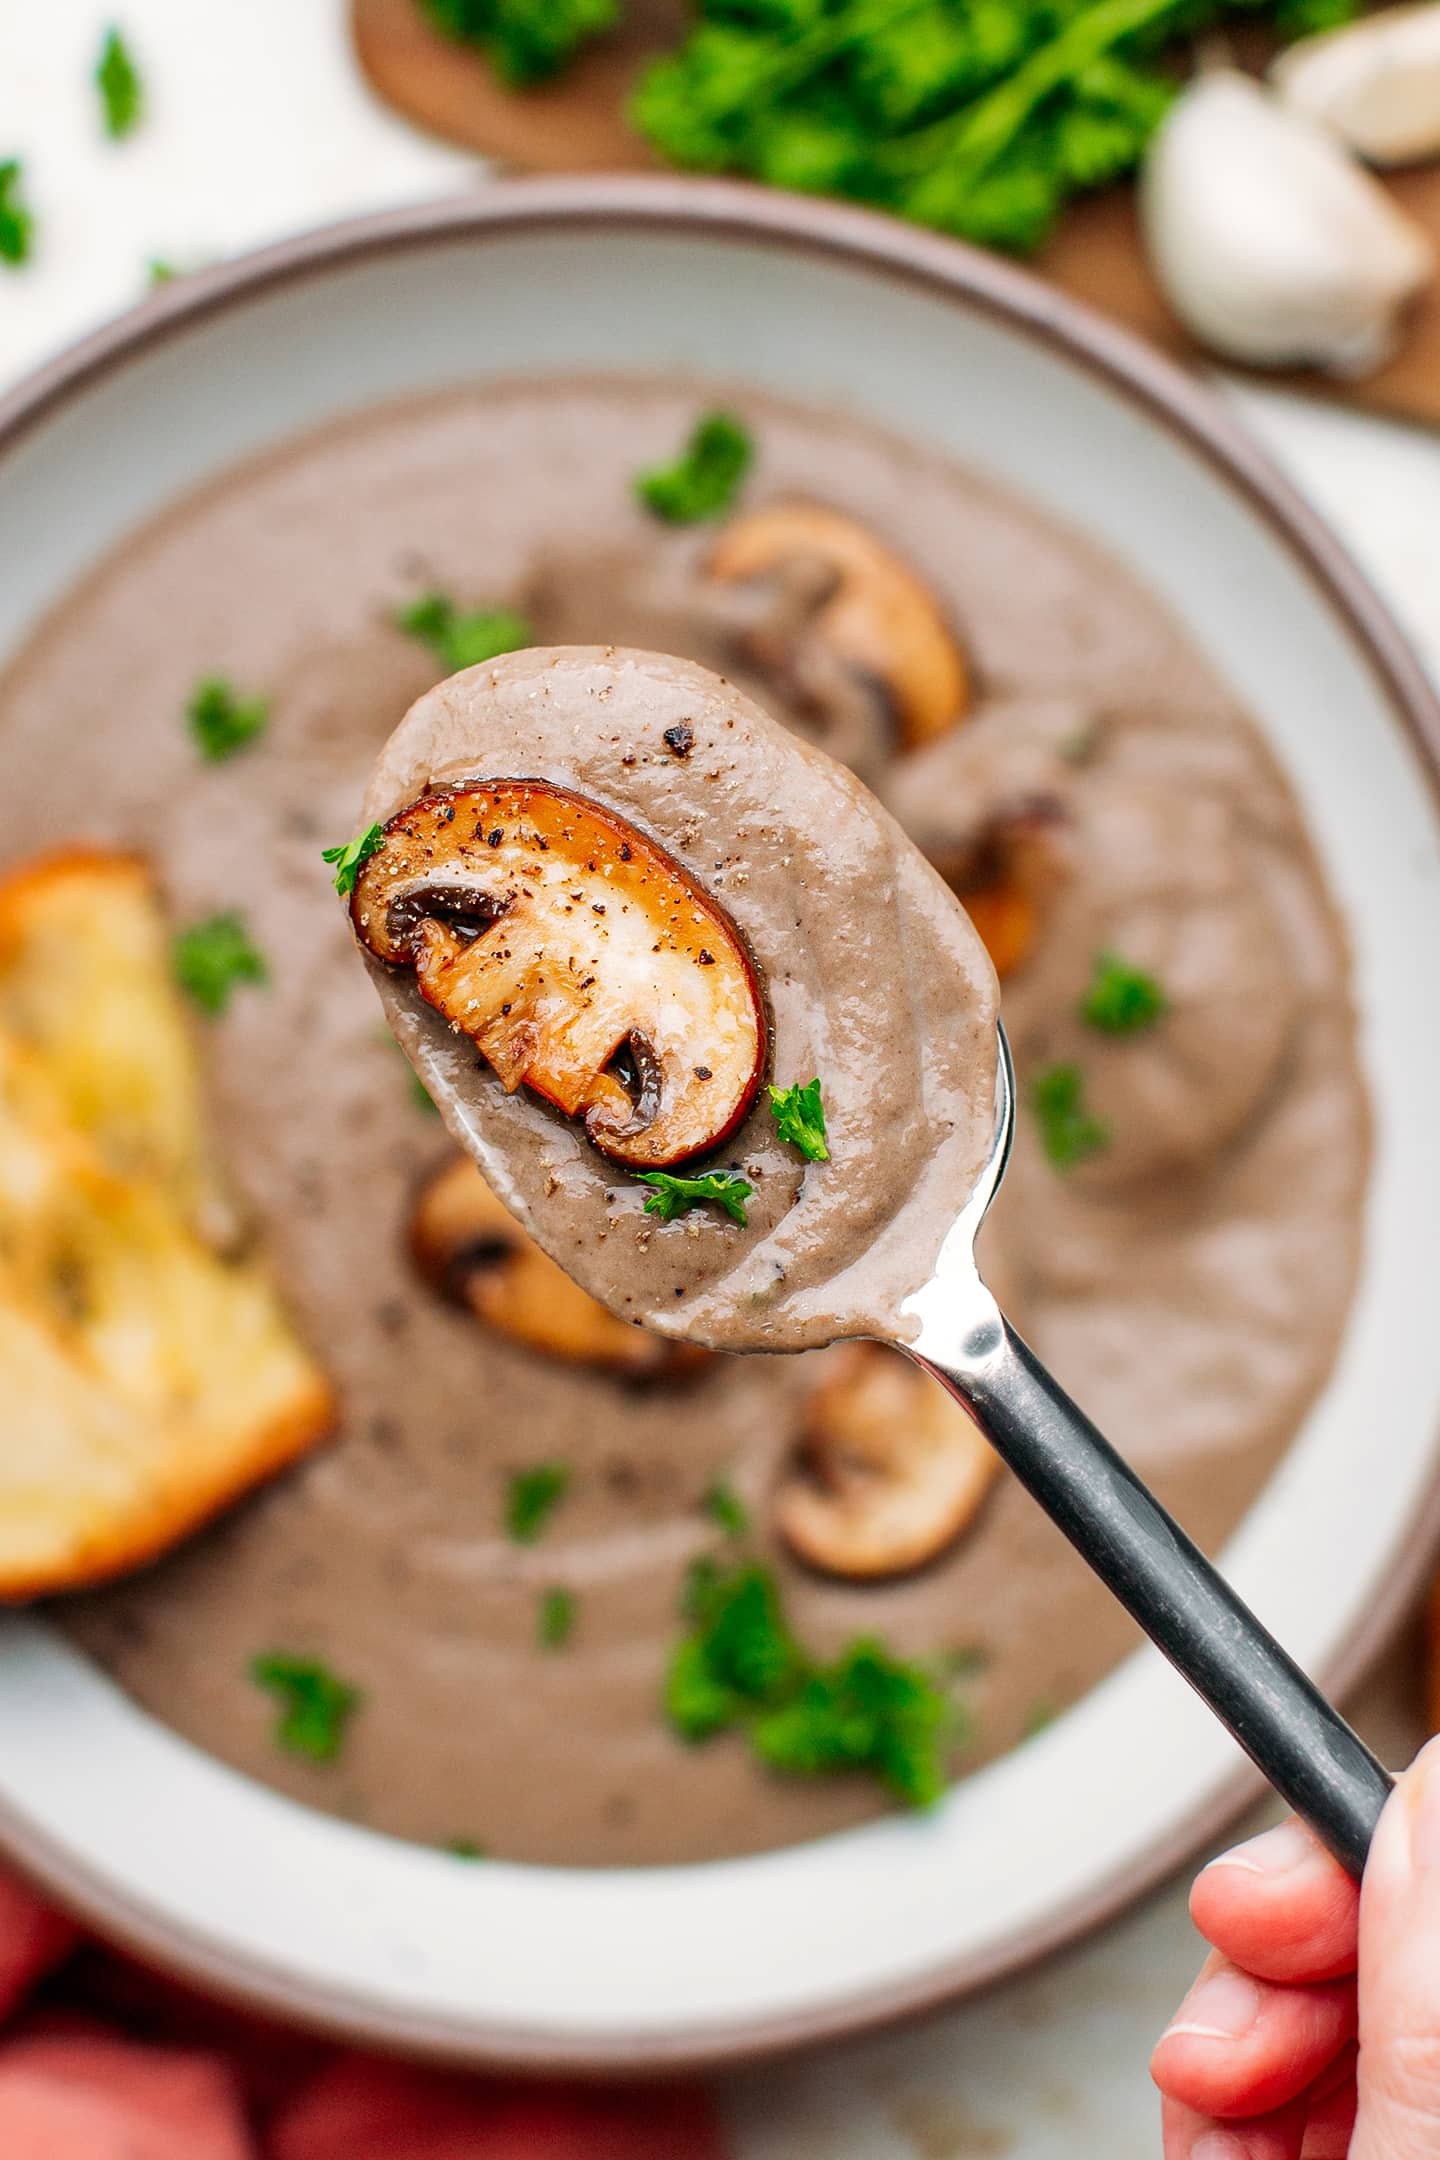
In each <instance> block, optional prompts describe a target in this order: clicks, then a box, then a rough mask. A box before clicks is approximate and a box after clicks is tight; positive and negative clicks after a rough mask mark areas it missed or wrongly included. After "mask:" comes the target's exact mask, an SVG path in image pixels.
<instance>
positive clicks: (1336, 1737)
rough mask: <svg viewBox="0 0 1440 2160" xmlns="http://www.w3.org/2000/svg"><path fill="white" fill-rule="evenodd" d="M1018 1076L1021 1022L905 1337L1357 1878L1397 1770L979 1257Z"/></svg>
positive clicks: (906, 1307) (1004, 1046)
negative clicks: (1283, 1639) (1287, 1644)
mask: <svg viewBox="0 0 1440 2160" xmlns="http://www.w3.org/2000/svg"><path fill="white" fill-rule="evenodd" d="M1014 1126H1015V1070H1014V1066H1013V1064H1012V1062H1011V1057H1010V1046H1009V1043H1008V1042H1007V1041H1006V1039H1005V1031H1004V1029H1003V1028H1001V1030H1000V1055H999V1065H998V1070H997V1074H996V1086H995V1143H994V1146H993V1148H992V1150H991V1153H990V1157H989V1160H988V1162H987V1163H986V1165H985V1168H984V1170H983V1172H982V1173H981V1176H980V1178H979V1181H978V1182H977V1184H976V1187H975V1190H974V1192H973V1193H972V1194H971V1196H970V1199H969V1201H968V1203H967V1204H966V1206H965V1208H964V1209H963V1211H962V1212H961V1214H960V1215H959V1216H958V1217H957V1219H956V1221H955V1223H954V1225H953V1226H952V1228H951V1229H950V1231H949V1232H948V1233H947V1235H946V1238H945V1242H944V1245H943V1246H942V1248H941V1251H940V1255H939V1258H938V1260H937V1261H936V1264H935V1270H934V1273H933V1274H932V1275H931V1277H930V1280H929V1281H928V1282H927V1283H925V1284H923V1285H922V1287H921V1288H920V1289H918V1290H916V1291H915V1292H914V1294H913V1295H912V1296H910V1297H909V1298H907V1299H906V1300H905V1301H904V1303H903V1304H902V1306H901V1308H900V1310H901V1315H902V1317H903V1318H905V1319H908V1320H911V1321H913V1322H915V1323H916V1324H917V1332H916V1333H915V1334H913V1335H912V1336H911V1337H910V1339H909V1340H908V1341H906V1342H898V1343H897V1345H896V1347H898V1348H900V1349H903V1350H904V1351H905V1352H906V1353H907V1355H908V1356H910V1357H912V1358H913V1359H914V1360H915V1362H916V1364H917V1365H922V1366H923V1367H924V1368H925V1370H926V1372H928V1373H931V1374H933V1375H934V1377H935V1378H936V1379H937V1380H938V1381H940V1383H941V1385H942V1386H944V1387H946V1388H948V1389H949V1391H950V1393H951V1394H952V1395H954V1396H955V1397H956V1398H957V1399H958V1400H959V1401H960V1402H962V1403H963V1404H964V1405H965V1408H966V1409H967V1410H968V1411H969V1412H970V1414H971V1416H972V1417H973V1418H974V1420H975V1422H976V1424H977V1425H978V1426H979V1427H980V1430H981V1431H982V1432H983V1433H984V1435H985V1437H986V1439H987V1440H989V1441H990V1442H991V1444H992V1446H993V1447H994V1448H995V1450H996V1452H997V1454H999V1455H1000V1456H1002V1457H1003V1459H1004V1460H1005V1461H1006V1462H1007V1463H1008V1464H1009V1465H1010V1468H1011V1469H1012V1470H1013V1471H1014V1472H1015V1475H1016V1476H1017V1477H1018V1478H1019V1480H1020V1482H1021V1484H1022V1485H1024V1486H1025V1487H1026V1488H1027V1490H1028V1491H1029V1492H1030V1493H1032V1494H1033V1495H1034V1497H1035V1499H1036V1500H1038V1501H1039V1503H1040V1505H1041V1507H1042V1508H1044V1510H1045V1512H1046V1514H1047V1515H1048V1516H1049V1517H1050V1518H1051V1520H1052V1521H1053V1522H1054V1523H1056V1524H1057V1525H1058V1527H1059V1528H1060V1529H1061V1530H1063V1531H1064V1533H1065V1535H1066V1537H1067V1538H1069V1540H1070V1542H1071V1544H1072V1545H1073V1546H1074V1547H1075V1548H1076V1550H1077V1551H1078V1552H1079V1553H1080V1555H1081V1557H1082V1558H1083V1559H1085V1560H1086V1561H1088V1562H1089V1564H1090V1566H1091V1567H1092V1568H1093V1569H1094V1570H1095V1573H1096V1574H1097V1575H1098V1576H1099V1577H1100V1579H1101V1581H1102V1582H1103V1583H1105V1584H1106V1585H1107V1587H1108V1588H1109V1589H1111V1590H1112V1591H1113V1592H1114V1593H1115V1595H1116V1597H1117V1598H1118V1599H1119V1600H1120V1602H1121V1604H1122V1605H1123V1606H1124V1607H1125V1609H1126V1611H1127V1612H1129V1613H1130V1614H1131V1615H1132V1616H1133V1618H1135V1619H1136V1620H1138V1621H1139V1623H1140V1625H1141V1627H1142V1628H1144V1630H1145V1632H1146V1634H1147V1635H1148V1636H1149V1637H1150V1640H1151V1641H1152V1642H1153V1643H1154V1644H1155V1645H1156V1646H1157V1648H1158V1649H1160V1650H1163V1652H1164V1653H1165V1655H1166V1657H1167V1658H1168V1659H1169V1660H1170V1662H1171V1664H1172V1665H1173V1666H1174V1667H1175V1668H1176V1670H1177V1672H1180V1673H1181V1674H1183V1676H1184V1677H1185V1679H1187V1680H1188V1681H1189V1682H1190V1685H1191V1686H1192V1687H1193V1688H1194V1689H1195V1691H1196V1693H1197V1694H1198V1695H1200V1696H1201V1697H1202V1698H1203V1700H1204V1701H1205V1702H1207V1703H1208V1704H1209V1706H1210V1708H1211V1709H1212V1710H1213V1711H1214V1712H1215V1715H1216V1716H1217V1717H1218V1718H1219V1719H1220V1721H1221V1723H1222V1724H1223V1725H1225V1726H1227V1727H1228V1728H1229V1730H1230V1732H1231V1733H1233V1734H1234V1736H1235V1738H1236V1739H1237V1740H1238V1741H1239V1743H1240V1745H1241V1747H1243V1748H1244V1750H1245V1752H1246V1754H1247V1755H1249V1757H1250V1758H1251V1760H1252V1761H1253V1762H1254V1763H1256V1764H1257V1765H1258V1766H1259V1768H1260V1769H1261V1770H1263V1771H1264V1773H1265V1775H1266V1777H1267V1778H1268V1779H1269V1780H1270V1783H1271V1784H1272V1785H1273V1786H1274V1788H1275V1790H1276V1791H1277V1792H1278V1793H1279V1794H1280V1796H1281V1798H1282V1799H1284V1800H1285V1801H1287V1802H1288V1803H1289V1805H1290V1806H1291V1807H1292V1808H1293V1809H1294V1810H1295V1812H1296V1814H1297V1815H1299V1816H1300V1817H1301V1818H1302V1820H1303V1821H1305V1822H1307V1823H1308V1824H1309V1825H1310V1828H1311V1829H1312V1830H1313V1831H1314V1832H1315V1834H1316V1836H1317V1837H1318V1838H1319V1839H1320V1840H1321V1842H1322V1843H1323V1844H1325V1845H1327V1846H1328V1847H1329V1849H1330V1851H1331V1852H1332V1853H1333V1854H1334V1855H1335V1858H1336V1859H1337V1860H1338V1861H1339V1862H1340V1863H1341V1865H1342V1866H1343V1867H1344V1868H1346V1869H1347V1870H1348V1871H1349V1873H1350V1874H1351V1875H1353V1876H1354V1877H1355V1878H1356V1879H1357V1881H1358V1879H1359V1877H1360V1874H1361V1872H1362V1870H1363V1868H1364V1865H1365V1856H1366V1854H1367V1852H1368V1851H1369V1849H1370V1840H1371V1838H1372V1837H1373V1835H1374V1832H1375V1825H1376V1823H1377V1821H1378V1820H1379V1817H1380V1810H1381V1808H1382V1807H1383V1806H1384V1804H1385V1801H1386V1799H1387V1797H1388V1796H1389V1793H1390V1789H1391V1786H1392V1784H1393V1782H1394V1781H1393V1780H1392V1778H1391V1776H1390V1774H1389V1772H1388V1771H1387V1770H1386V1769H1384V1767H1383V1766H1382V1765H1381V1764H1380V1763H1379V1762H1377V1761H1376V1759H1375V1757H1374V1756H1373V1755H1372V1754H1371V1752H1370V1750H1369V1749H1368V1748H1367V1747H1366V1746H1365V1744H1364V1742H1363V1741H1362V1740H1361V1739H1360V1738H1359V1737H1358V1735H1357V1734H1355V1733H1354V1732H1352V1731H1351V1729H1350V1727H1349V1726H1348V1725H1347V1724H1346V1723H1345V1720H1344V1719H1343V1718H1342V1717H1340V1716H1339V1714H1338V1713H1337V1712H1336V1711H1335V1710H1333V1709H1332V1708H1331V1706H1330V1704H1329V1703H1327V1702H1326V1700H1325V1698H1324V1696H1323V1695H1322V1694H1321V1693H1320V1692H1319V1690H1318V1688H1316V1687H1315V1686H1314V1685H1313V1683H1312V1682H1311V1681H1309V1680H1307V1679H1306V1677H1305V1675H1304V1673H1303V1672H1301V1670H1300V1668H1299V1666H1298V1665H1296V1664H1295V1662H1294V1661H1293V1659H1291V1658H1289V1657H1287V1655H1286V1654H1285V1652H1284V1651H1283V1650H1282V1649H1281V1647H1280V1645H1279V1643H1277V1642H1276V1641H1275V1639H1274V1637H1273V1636H1272V1635H1271V1634H1270V1633H1269V1632H1268V1631H1267V1630H1266V1629H1265V1628H1264V1627H1262V1626H1261V1624H1260V1622H1259V1621H1258V1620H1257V1619H1256V1617H1255V1615H1254V1613H1252V1612H1251V1611H1250V1609H1249V1607H1248V1606H1246V1605H1244V1604H1242V1603H1241V1601H1240V1599H1239V1598H1238V1597H1237V1596H1236V1595H1235V1593H1234V1591H1233V1590H1232V1589H1231V1588H1230V1587H1229V1585H1228V1584H1227V1583H1226V1582H1225V1581H1224V1579H1223V1577H1222V1576H1221V1575H1220V1574H1219V1573H1218V1572H1217V1571H1216V1569H1215V1568H1213V1567H1212V1566H1211V1564H1210V1562H1209V1561H1208V1560H1207V1559H1206V1558H1205V1555H1204V1554H1203V1553H1202V1552H1201V1551H1200V1550H1199V1548H1198V1546H1195V1545H1193V1544H1192V1543H1191V1542H1190V1539H1189V1538H1188V1537H1186V1535H1185V1533H1184V1531H1183V1530H1182V1529H1181V1528H1180V1526H1179V1524H1178V1523H1176V1522H1174V1521H1173V1520H1172V1519H1171V1517H1170V1516H1169V1515H1168V1514H1167V1513H1166V1512H1165V1509H1164V1508H1163V1507H1161V1505H1160V1503H1159V1501H1158V1500H1157V1499H1156V1498H1155V1496H1154V1494H1153V1493H1151V1492H1150V1491H1149V1490H1148V1488H1147V1487H1146V1486H1145V1485H1144V1484H1143V1483H1142V1481H1141V1480H1140V1479H1139V1478H1138V1477H1137V1476H1136V1475H1135V1472H1134V1471H1133V1470H1132V1469H1131V1468H1130V1467H1129V1465H1128V1464H1127V1463H1125V1462H1123V1461H1122V1460H1121V1458H1120V1456H1119V1455H1117V1454H1116V1452H1115V1450H1114V1449H1113V1448H1112V1447H1111V1446H1110V1443H1109V1442H1108V1441H1107V1440H1106V1439H1105V1438H1104V1437H1103V1435H1102V1434H1101V1433H1100V1432H1098V1431H1097V1430H1096V1428H1095V1426H1093V1425H1092V1424H1091V1422H1090V1420H1089V1419H1088V1418H1087V1417H1086V1415H1085V1413H1084V1411H1083V1410H1081V1409H1080V1408H1079V1407H1078V1406H1077V1405H1076V1404H1075V1403H1073V1402H1072V1401H1071V1400H1070V1397H1069V1396H1068V1395H1067V1394H1066V1393H1065V1391H1064V1389H1063V1388H1062V1387H1061V1386H1060V1385H1059V1383H1058V1382H1057V1381H1056V1380H1054V1379H1053V1378H1052V1377H1051V1375H1050V1374H1049V1373H1048V1372H1047V1371H1046V1370H1045V1367H1044V1366H1043V1365H1042V1364H1041V1363H1040V1360H1039V1359H1038V1358H1037V1357H1036V1355H1035V1353H1034V1351H1033V1350H1031V1349H1030V1348H1029V1347H1028V1345H1027V1344H1026V1343H1024V1342H1023V1341H1022V1340H1021V1338H1020V1337H1019V1335H1017V1334H1016V1333H1015V1330H1014V1329H1013V1328H1012V1327H1011V1326H1010V1324H1009V1322H1008V1321H1007V1320H1006V1318H1005V1316H1004V1314H1003V1313H1002V1312H1001V1310H1000V1308H999V1306H998V1305H997V1304H996V1302H995V1300H994V1298H993V1297H992V1296H991V1294H990V1292H989V1291H988V1290H987V1289H986V1287H985V1285H984V1283H983V1282H982V1281H981V1280H980V1274H979V1270H978V1268H977V1266H976V1261H975V1239H976V1236H977V1235H978V1233H979V1229H980V1225H981V1223H982V1222H983V1221H984V1220H985V1217H986V1214H987V1213H988V1212H989V1208H990V1203H991V1201H992V1200H993V1199H994V1197H995V1194H996V1192H997V1190H998V1189H999V1185H1000V1180H1001V1178H1002V1177H1003V1176H1004V1174H1005V1164H1006V1161H1007V1159H1008V1157H1009V1153H1010V1141H1011V1136H1012V1133H1013V1131H1014Z"/></svg>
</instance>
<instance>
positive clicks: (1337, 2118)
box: [1300, 2081, 1355, 2160]
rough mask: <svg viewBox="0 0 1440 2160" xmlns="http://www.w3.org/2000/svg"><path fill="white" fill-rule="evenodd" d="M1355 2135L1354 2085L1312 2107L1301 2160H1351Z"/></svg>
mask: <svg viewBox="0 0 1440 2160" xmlns="http://www.w3.org/2000/svg"><path fill="white" fill-rule="evenodd" d="M1354 2134H1355V2086H1354V2083H1353V2081H1352V2083H1350V2084H1349V2085H1347V2086H1346V2087H1345V2088H1344V2089H1343V2090H1342V2091H1340V2092H1335V2093H1331V2095H1330V2097H1329V2098H1328V2099H1326V2100H1314V2101H1312V2102H1311V2104H1310V2111H1309V2115H1308V2117H1307V2119H1306V2123H1305V2142H1304V2144H1303V2145H1302V2146H1301V2148H1300V2160H1348V2156H1349V2152H1350V2143H1351V2139H1352V2138H1353V2136H1354Z"/></svg>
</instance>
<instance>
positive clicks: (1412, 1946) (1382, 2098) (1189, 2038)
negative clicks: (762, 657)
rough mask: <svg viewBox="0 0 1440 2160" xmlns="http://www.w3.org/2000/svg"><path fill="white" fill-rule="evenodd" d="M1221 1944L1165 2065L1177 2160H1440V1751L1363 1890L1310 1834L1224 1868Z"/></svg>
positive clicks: (1197, 1912) (1212, 1871)
mask: <svg viewBox="0 0 1440 2160" xmlns="http://www.w3.org/2000/svg"><path fill="white" fill-rule="evenodd" d="M1190 1912H1191V1916H1192V1918H1193V1919H1194V1921H1195V1925H1196V1926H1197V1927H1198V1928H1199V1930H1200V1932H1201V1934H1202V1935H1204V1936H1205V1938H1206V1940H1207V1941H1208V1942H1210V1943H1211V1944H1213V1945H1214V1948H1213V1951H1212V1953H1211V1955H1210V1956H1209V1957H1208V1958H1207V1959H1206V1961H1205V1963H1204V1965H1203V1966H1202V1967H1201V1970H1200V1976H1199V1978H1198V1979H1197V1981H1196V1983H1195V1985H1194V1987H1193V1988H1192V1989H1191V1991H1190V1993H1189V1994H1188V1995H1187V1996H1186V1998H1185V2000H1184V2002H1183V2003H1182V2004H1181V2006H1180V2009H1179V2011H1178V2012H1177V2013H1176V2017H1175V2021H1174V2023H1173V2024H1172V2025H1171V2026H1170V2028H1169V2030H1168V2031H1167V2032H1166V2033H1165V2035H1164V2037H1163V2038H1162V2040H1161V2041H1160V2044H1159V2046H1158V2047H1157V2048H1156V2050H1155V2054H1154V2056H1153V2058H1152V2061H1151V2074H1152V2075H1153V2077H1154V2079H1155V2082H1156V2084H1157V2085H1158V2086H1159V2087H1160V2090H1161V2093H1162V2094H1163V2096H1164V2100H1163V2119H1164V2130H1165V2160H1440V1740H1433V1741H1431V1742H1430V1744H1429V1746H1428V1747H1426V1748H1425V1749H1424V1750H1423V1751H1422V1752H1421V1754H1420V1755H1419V1756H1418V1757H1417V1758H1416V1760H1415V1762H1414V1764H1413V1765H1412V1767H1411V1768H1410V1769H1409V1770H1408V1771H1407V1772H1406V1773H1405V1775H1404V1776H1403V1777H1402V1778H1401V1779H1400V1781H1399V1784H1398V1785H1397V1787H1396V1790H1395V1793H1394V1795H1393V1797H1392V1798H1391V1800H1390V1801H1389V1803H1388V1805H1387V1807H1386V1809H1385V1812H1384V1814H1383V1816H1382V1817H1381V1820H1380V1826H1379V1829H1378V1830H1377V1832H1376V1836H1375V1843H1374V1845H1373V1847H1372V1848H1371V1853H1370V1860H1369V1864H1368V1866H1367V1867H1366V1870H1365V1882H1364V1888H1363V1891H1357V1889H1356V1887H1355V1885H1354V1884H1353V1883H1352V1882H1351V1881H1350V1879H1349V1877H1348V1876H1347V1875H1346V1874H1345V1873H1344V1871H1343V1870H1342V1869H1341V1868H1340V1866H1339V1864H1338V1863H1337V1862H1336V1861H1334V1860H1332V1859H1331V1858H1330V1856H1329V1854H1328V1853H1326V1852H1325V1851H1324V1850H1323V1849H1322V1848H1321V1846H1320V1845H1319V1844H1318V1843H1317V1842H1316V1840H1315V1839H1314V1838H1313V1837H1312V1836H1311V1835H1310V1833H1309V1831H1308V1830H1305V1829H1304V1828H1303V1827H1302V1826H1301V1825H1300V1824H1299V1823H1297V1822H1295V1821H1293V1820H1292V1821H1290V1822H1286V1823H1282V1824H1281V1825H1280V1826H1279V1828H1278V1829H1275V1830H1267V1831H1265V1832H1264V1833H1263V1834H1262V1835H1261V1836H1260V1837H1258V1838H1252V1839H1251V1840H1250V1842H1249V1843H1248V1844H1245V1845H1241V1846H1238V1847H1237V1848H1236V1849H1235V1850H1234V1851H1233V1852H1229V1853H1225V1854H1223V1855H1222V1856H1221V1857H1220V1859H1218V1860H1215V1861H1212V1863H1211V1864H1210V1866H1209V1867H1207V1868H1206V1869H1205V1870H1204V1871H1203V1872H1202V1874H1201V1875H1200V1876H1199V1877H1198V1879H1197V1880H1196V1883H1195V1887H1194V1889H1193V1891H1192V1892H1191V1896H1190Z"/></svg>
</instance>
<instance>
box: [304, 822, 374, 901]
mask: <svg viewBox="0 0 1440 2160" xmlns="http://www.w3.org/2000/svg"><path fill="white" fill-rule="evenodd" d="M384 845H385V835H384V833H383V832H382V831H381V830H380V827H379V826H378V825H370V826H367V827H366V829H365V831H364V832H362V833H356V835H355V837H354V839H353V840H342V841H341V843H340V845H339V847H327V848H322V849H321V850H320V860H321V862H328V863H334V865H335V890H336V892H338V893H339V895H340V897H341V899H342V900H343V899H344V897H345V895H346V894H347V893H352V892H354V890H355V880H356V878H357V877H359V875H360V870H361V866H362V865H363V864H365V863H367V862H369V860H370V857H371V856H372V855H373V854H375V853H376V851H377V850H378V849H380V848H382V847H383V846H384Z"/></svg>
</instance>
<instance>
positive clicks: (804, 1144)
mask: <svg viewBox="0 0 1440 2160" xmlns="http://www.w3.org/2000/svg"><path fill="white" fill-rule="evenodd" d="M770 1109H771V1113H772V1115H773V1116H774V1119H775V1129H776V1131H777V1132H778V1133H779V1135H780V1138H781V1139H782V1140H788V1141H789V1142H790V1143H791V1145H792V1146H793V1147H797V1148H799V1150H800V1152H801V1154H802V1155H803V1156H804V1157H805V1159H806V1161H807V1162H829V1160H830V1150H829V1148H828V1147H827V1146H826V1143H825V1105H824V1103H823V1102H822V1101H821V1100H820V1082H819V1081H818V1080H811V1081H809V1082H808V1083H807V1085H806V1086H804V1087H801V1085H800V1083H799V1082H798V1081H797V1082H796V1084H795V1086H794V1087H788V1088H777V1087H772V1088H771V1090H770Z"/></svg>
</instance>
